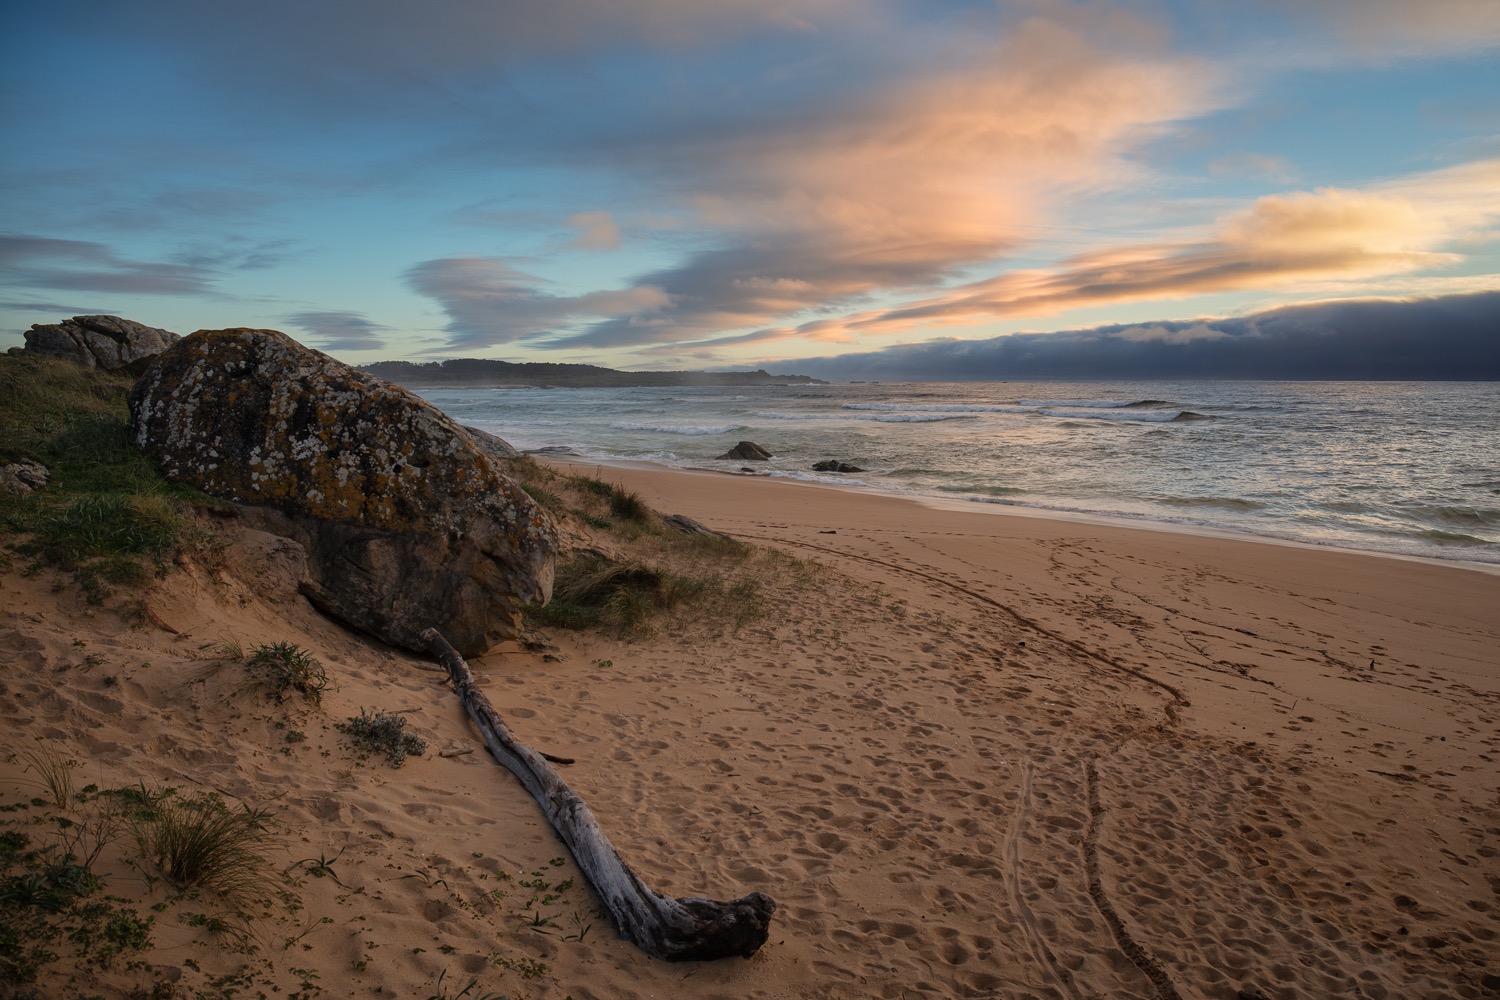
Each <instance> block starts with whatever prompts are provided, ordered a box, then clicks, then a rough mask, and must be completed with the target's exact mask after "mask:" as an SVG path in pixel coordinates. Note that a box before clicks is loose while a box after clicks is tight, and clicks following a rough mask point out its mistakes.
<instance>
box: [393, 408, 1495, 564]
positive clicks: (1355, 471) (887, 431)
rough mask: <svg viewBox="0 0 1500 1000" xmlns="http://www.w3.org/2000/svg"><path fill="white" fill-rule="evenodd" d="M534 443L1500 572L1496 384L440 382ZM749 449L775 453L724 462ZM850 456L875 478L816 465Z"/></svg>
mask: <svg viewBox="0 0 1500 1000" xmlns="http://www.w3.org/2000/svg"><path fill="white" fill-rule="evenodd" d="M421 395H422V396H423V397H425V398H426V399H428V400H429V401H431V402H432V403H434V404H435V405H437V406H438V407H439V408H441V409H442V410H444V411H445V412H447V413H448V414H450V415H451V416H453V417H455V418H456V419H458V420H459V421H460V422H462V423H465V424H471V425H474V426H477V427H481V428H483V429H485V430H488V431H492V432H493V433H495V434H498V435H500V436H501V437H503V438H505V439H506V440H508V441H510V442H511V443H512V444H513V445H515V446H516V447H517V448H520V449H522V450H536V449H543V448H551V449H570V450H571V451H573V452H574V453H576V454H577V455H579V456H582V457H584V458H586V459H591V460H595V461H599V462H601V463H608V462H610V461H617V460H622V459H623V460H631V461H646V462H654V463H658V464H660V465H665V466H670V467H676V468H702V469H723V470H735V469H739V468H741V467H744V466H747V465H748V466H753V467H754V468H755V469H756V471H761V472H765V473H767V474H769V475H771V476H776V477H782V478H786V479H796V480H805V481H809V482H822V483H831V484H837V485H840V486H844V487H852V488H859V489H868V490H875V491H879V492H882V493H891V494H898V495H902V496H910V497H918V498H944V499H947V500H958V501H965V502H971V503H974V504H976V505H984V504H999V505H1006V506H1011V507H1018V508H1030V509H1034V510H1038V511H1052V512H1059V513H1066V514H1082V515H1094V516H1104V517H1109V518H1116V519H1123V520H1127V521H1134V522H1154V523H1159V524H1170V525H1178V526H1187V527H1192V528H1207V529H1213V530H1219V531H1230V532H1236V533H1242V534H1249V535H1255V536H1261V537H1267V538H1276V539H1283V540H1292V541H1299V542H1307V543H1312V544H1318V545H1328V546H1336V547H1341V548H1351V549H1360V550H1366V551H1377V552H1385V553H1395V554H1401V555H1410V556H1420V557H1427V558H1436V559H1443V560H1457V561H1463V562H1475V563H1487V564H1494V565H1500V383H1496V382H1239V381H1187V382H963V383H950V382H943V383H936V382H913V383H858V382H856V383H839V384H831V385H798V386H768V387H756V388H738V387H735V388H670V389H663V388H638V389H565V388H556V389H530V388H499V389H490V388H485V389H446V388H445V389H428V390H422V391H421ZM741 440H748V441H754V442H755V443H757V444H759V445H761V446H762V447H764V448H766V449H767V450H768V451H770V452H771V453H772V454H773V455H774V456H775V457H774V458H772V459H771V460H770V461H769V462H765V463H747V462H742V461H737V460H727V461H726V460H721V459H719V458H718V456H720V455H722V454H724V452H725V451H727V450H728V449H729V448H731V447H733V446H734V445H735V444H736V443H737V442H739V441H741ZM829 459H833V460H838V461H842V462H846V463H849V464H852V465H857V466H860V467H861V468H862V469H863V470H864V471H862V472H858V473H848V474H838V473H819V472H815V471H813V469H812V466H813V464H814V463H815V462H818V461H823V460H829Z"/></svg>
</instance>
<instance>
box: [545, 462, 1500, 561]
mask: <svg viewBox="0 0 1500 1000" xmlns="http://www.w3.org/2000/svg"><path fill="white" fill-rule="evenodd" d="M525 454H526V455H527V457H529V458H533V459H536V460H537V461H538V462H541V463H543V464H546V465H549V466H551V465H568V466H573V467H579V468H581V467H584V466H592V467H594V468H598V469H625V470H637V471H642V472H657V473H661V474H663V475H684V476H718V477H724V478H727V479H734V480H746V479H750V480H757V481H762V482H768V483H781V484H785V485H787V486H794V487H807V488H812V489H823V490H829V491H833V492H837V493H845V494H849V495H852V496H866V497H880V498H883V499H888V500H892V501H897V502H905V503H911V504H915V505H917V506H919V507H924V508H927V509H929V510H942V511H951V512H953V513H956V514H975V515H980V516H1000V517H1023V518H1037V519H1040V520H1049V521H1063V522H1069V523H1077V524H1086V525H1095V526H1098V527H1104V528H1117V529H1120V530H1123V531H1132V530H1134V531H1148V532H1162V533H1166V534H1181V535H1187V536H1189V537H1197V538H1217V539H1223V540H1226V541H1237V542H1244V543H1247V544H1259V545H1276V546H1285V547H1288V548H1293V549H1300V550H1305V551H1309V552H1326V553H1341V554H1346V555H1359V556H1369V557H1373V558H1377V559H1392V560H1397V561H1401V562H1412V563H1418V564H1422V565H1429V566H1436V567H1446V568H1451V569H1459V570H1469V571H1471V572H1475V573H1482V574H1485V575H1488V576H1500V561H1497V562H1493V563H1491V562H1482V561H1478V560H1473V559H1442V558H1439V557H1437V556H1425V555H1412V554H1409V553H1405V552H1392V551H1388V550H1384V549H1369V548H1359V547H1356V546H1353V545H1347V546H1346V545H1337V544H1333V543H1320V542H1311V541H1305V540H1303V539H1298V538H1289V537H1284V536H1278V535H1270V534H1257V533H1254V532H1249V531H1237V530H1235V529H1232V528H1218V527H1213V526H1210V525H1201V524H1190V523H1184V522H1175V521H1162V520H1155V519H1152V518H1148V517H1141V518H1139V519H1137V518H1131V517H1126V516H1119V515H1110V514H1095V513H1087V512H1081V511H1064V510H1053V509H1049V508H1046V507H1033V506H1028V505H1025V504H1019V503H989V502H983V501H974V500H961V499H952V498H947V497H937V496H926V495H920V494H907V493H898V492H894V491H887V490H881V489H879V488H878V487H874V486H853V485H844V484H840V483H831V482H822V481H812V480H808V479H801V478H798V477H796V476H790V475H772V474H769V473H760V472H753V473H744V472H733V471H730V470H727V469H711V468H706V467H703V466H671V465H664V464H662V463H660V462H651V461H646V460H641V459H627V458H618V459H615V458H611V459H597V458H586V457H584V456H575V455H561V454H545V453H541V452H527V453H525Z"/></svg>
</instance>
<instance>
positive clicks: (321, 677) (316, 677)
mask: <svg viewBox="0 0 1500 1000" xmlns="http://www.w3.org/2000/svg"><path fill="white" fill-rule="evenodd" d="M245 668H246V670H248V671H249V672H250V674H251V675H252V676H254V677H258V678H259V679H261V680H264V681H265V682H266V684H267V685H268V686H269V687H270V690H271V695H272V697H274V698H275V699H276V700H277V701H284V700H285V699H286V697H287V694H288V692H292V691H295V692H297V693H299V694H301V695H302V696H303V697H304V698H306V699H307V700H308V701H311V702H313V703H314V704H318V703H320V702H321V701H322V700H323V692H324V691H325V690H327V689H328V673H327V671H325V670H324V669H323V665H322V664H321V663H319V662H318V661H317V659H316V658H314V657H313V655H312V654H311V653H309V652H307V651H306V650H304V649H303V648H302V647H301V646H298V645H297V644H296V643H293V642H273V643H261V644H260V645H258V646H256V647H255V648H254V649H253V650H251V653H250V659H249V661H248V662H247V663H246V665H245Z"/></svg>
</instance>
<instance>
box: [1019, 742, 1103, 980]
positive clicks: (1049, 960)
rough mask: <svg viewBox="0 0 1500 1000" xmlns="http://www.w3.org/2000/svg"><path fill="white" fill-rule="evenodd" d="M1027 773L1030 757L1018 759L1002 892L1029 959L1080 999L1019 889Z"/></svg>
mask: <svg viewBox="0 0 1500 1000" xmlns="http://www.w3.org/2000/svg"><path fill="white" fill-rule="evenodd" d="M1031 773H1032V772H1031V761H1029V760H1028V761H1022V762H1021V784H1020V788H1019V789H1018V790H1017V802H1016V812H1015V816H1014V818H1013V819H1012V820H1011V824H1010V827H1009V828H1008V829H1007V831H1006V834H1005V841H1004V843H1003V844H1002V845H1001V852H1002V854H1003V856H1004V859H1005V865H1004V868H1003V872H1004V879H1003V881H1004V885H1005V892H1006V894H1007V895H1009V896H1010V900H1011V905H1012V907H1013V908H1014V909H1015V912H1016V919H1017V923H1019V925H1020V927H1021V933H1022V936H1023V937H1024V938H1025V939H1026V950H1027V951H1028V952H1030V953H1031V957H1032V960H1033V961H1035V962H1036V963H1037V965H1039V966H1041V967H1042V968H1044V969H1046V970H1048V972H1050V973H1051V975H1052V980H1053V982H1054V983H1056V984H1058V985H1059V986H1060V987H1061V988H1062V990H1063V992H1064V993H1066V994H1067V995H1068V996H1069V997H1072V998H1073V1000H1083V995H1082V994H1081V993H1079V992H1078V987H1077V985H1076V984H1075V983H1074V982H1073V974H1072V973H1071V972H1069V971H1068V970H1067V969H1065V968H1063V967H1062V964H1061V963H1060V962H1058V960H1057V956H1056V955H1055V954H1053V953H1052V948H1051V947H1050V946H1049V945H1048V944H1047V937H1046V935H1045V934H1043V933H1042V931H1041V928H1040V927H1038V926H1037V919H1036V915H1035V914H1034V913H1032V912H1031V907H1030V906H1029V905H1027V903H1026V897H1025V896H1024V895H1023V894H1022V892H1021V831H1022V829H1023V828H1024V827H1025V825H1026V820H1027V818H1028V817H1029V816H1030V815H1031V812H1032V801H1031Z"/></svg>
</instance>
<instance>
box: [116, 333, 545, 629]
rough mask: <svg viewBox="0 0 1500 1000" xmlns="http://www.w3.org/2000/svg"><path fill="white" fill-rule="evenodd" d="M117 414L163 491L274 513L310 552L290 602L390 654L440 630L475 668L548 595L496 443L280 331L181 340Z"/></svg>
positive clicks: (534, 536) (537, 523)
mask: <svg viewBox="0 0 1500 1000" xmlns="http://www.w3.org/2000/svg"><path fill="white" fill-rule="evenodd" d="M130 416H131V433H132V435H133V439H134V441H135V444H136V446H137V447H139V448H140V449H141V450H142V451H143V452H145V453H146V454H147V455H149V456H150V457H151V458H153V459H154V460H155V461H156V462H157V464H158V465H159V467H160V468H161V471H162V473H163V474H164V475H165V476H166V477H167V478H169V479H173V480H178V481H181V482H186V483H190V484H192V485H193V486H196V487H197V488H198V489H201V490H203V491H204V492H205V493H208V494H210V495H212V496H215V497H221V498H224V499H227V500H233V501H236V502H238V503H242V504H248V505H251V506H254V507H260V508H268V509H271V510H274V511H276V512H278V513H279V518H280V520H281V521H284V522H285V525H284V529H283V530H288V531H290V532H291V533H292V536H293V537H295V538H297V540H298V541H300V542H302V544H303V545H304V547H305V548H306V549H307V551H308V556H309V558H308V570H307V579H306V580H305V581H304V582H303V584H302V591H303V593H304V594H306V595H307V596H308V598H309V599H310V600H311V601H312V602H313V603H314V604H315V605H317V606H318V607H319V608H320V609H321V610H323V611H324V612H325V613H326V614H328V615H329V616H331V617H333V618H335V619H337V620H339V621H342V622H344V623H346V624H348V625H351V626H353V627H355V628H357V629H360V630H362V631H365V632H369V633H371V634H372V635H375V636H378V637H379V638H381V639H384V640H385V641H387V642H389V643H391V644H393V645H396V646H401V647H403V648H406V649H412V650H418V651H421V650H425V649H426V643H424V642H423V641H422V639H421V632H422V630H423V629H426V628H437V629H438V630H439V631H440V632H442V633H443V635H444V636H445V637H446V638H447V639H448V641H449V642H450V643H452V644H453V646H454V647H455V648H457V649H458V650H459V652H461V653H463V654H464V655H466V656H472V655H476V654H478V653H482V652H483V651H484V650H486V649H488V648H489V647H490V646H491V645H492V644H493V643H495V642H496V641H499V640H501V639H505V638H511V637H513V636H514V635H515V634H516V631H517V626H518V622H519V609H520V605H521V604H523V603H526V602H528V601H545V600H547V599H548V598H549V597H550V596H551V593H552V572H553V564H554V558H555V555H556V550H557V528H556V525H555V524H554V523H553V521H552V519H551V517H549V516H548V514H547V513H546V511H544V510H542V509H541V508H540V507H538V506H537V505H536V504H535V503H534V502H533V501H532V499H531V498H530V497H529V496H527V494H526V493H525V491H524V490H522V489H521V488H520V487H519V486H517V485H516V484H515V483H514V482H512V481H511V480H510V479H508V478H507V477H506V476H505V475H503V474H502V473H501V472H500V471H499V468H498V467H497V464H496V460H495V458H493V457H492V455H493V454H494V453H496V452H498V448H496V446H495V445H494V443H493V442H489V441H486V442H485V443H484V445H482V446H481V445H479V444H477V443H476V442H475V441H474V439H473V437H472V436H471V435H470V433H469V432H468V431H467V430H465V429H464V428H463V427H461V426H459V425H458V424H457V423H456V422H455V421H453V420H452V419H450V418H449V417H447V416H446V415H444V414H443V413H442V412H440V411H439V410H438V409H436V408H435V407H433V406H431V405H430V404H428V403H426V402H424V401H422V400H421V399H418V398H417V397H416V396H414V395H412V394H411V393H409V392H407V391H406V390H404V389H401V388H398V387H397V386H395V385H392V384H391V383H389V382H386V381H385V380H383V379H380V378H378V377H376V376H374V375H371V374H368V373H366V372H361V371H359V370H357V369H355V368H351V367H349V366H348V365H345V364H342V363H341V362H338V361H335V360H334V359H333V358H330V357H328V356H327V355H324V354H321V353H319V352H317V351H313V350H309V349H308V348H305V347H303V346H302V345H300V344H298V343H297V342H296V341H294V340H292V339H291V338H290V337H287V336H286V335H284V334H281V333H277V332H276V331H274V330H201V331H199V332H198V333H195V334H193V335H192V336H190V337H187V338H185V339H183V340H182V341H181V342H180V343H178V344H177V345H176V346H175V347H173V348H172V349H171V350H169V351H167V352H166V353H164V354H163V355H162V356H161V357H160V358H158V359H157V361H156V363H155V364H154V365H152V366H151V367H150V368H149V369H148V370H147V371H146V372H145V374H143V375H142V376H141V378H140V380H139V381H138V382H137V383H136V385H135V388H134V389H133V390H132V391H131V394H130ZM497 440H498V439H497Z"/></svg>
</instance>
